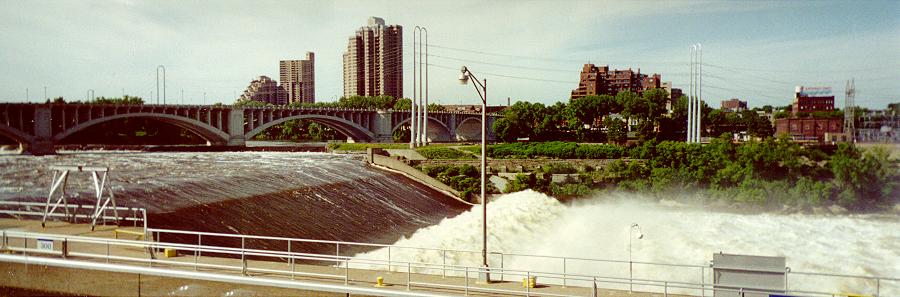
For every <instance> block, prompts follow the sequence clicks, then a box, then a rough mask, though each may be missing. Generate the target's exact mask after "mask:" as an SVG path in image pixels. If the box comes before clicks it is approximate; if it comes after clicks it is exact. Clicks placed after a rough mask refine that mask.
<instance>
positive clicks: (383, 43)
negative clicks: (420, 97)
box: [344, 17, 403, 98]
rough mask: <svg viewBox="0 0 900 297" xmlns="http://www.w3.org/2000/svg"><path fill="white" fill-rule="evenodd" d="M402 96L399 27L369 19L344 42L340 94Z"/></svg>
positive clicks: (379, 20)
mask: <svg viewBox="0 0 900 297" xmlns="http://www.w3.org/2000/svg"><path fill="white" fill-rule="evenodd" d="M380 95H387V96H391V97H394V98H402V97H403V27H401V26H399V25H391V26H386V25H385V23H384V20H383V19H381V18H377V17H371V18H369V22H368V25H367V26H364V27H361V28H359V30H357V31H356V34H354V35H353V36H351V37H350V39H349V41H348V43H347V52H345V53H344V97H350V96H380Z"/></svg>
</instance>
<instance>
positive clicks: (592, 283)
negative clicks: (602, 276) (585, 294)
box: [591, 276, 597, 297]
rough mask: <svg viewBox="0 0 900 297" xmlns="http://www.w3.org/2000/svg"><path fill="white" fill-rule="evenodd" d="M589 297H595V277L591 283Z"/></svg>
mask: <svg viewBox="0 0 900 297" xmlns="http://www.w3.org/2000/svg"><path fill="white" fill-rule="evenodd" d="M591 297H597V277H596V276H595V277H593V281H592V282H591Z"/></svg>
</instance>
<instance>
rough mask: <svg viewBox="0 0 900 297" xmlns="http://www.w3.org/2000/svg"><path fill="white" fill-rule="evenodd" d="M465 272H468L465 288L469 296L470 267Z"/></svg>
mask: <svg viewBox="0 0 900 297" xmlns="http://www.w3.org/2000/svg"><path fill="white" fill-rule="evenodd" d="M465 270H466V277H465V279H466V287H465V288H466V296H469V266H466V267H465Z"/></svg>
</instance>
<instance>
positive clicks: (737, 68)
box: [703, 63, 900, 73]
mask: <svg viewBox="0 0 900 297" xmlns="http://www.w3.org/2000/svg"><path fill="white" fill-rule="evenodd" d="M703 65H706V66H710V67H716V68H730V69H735V70H742V71H755V72H778V73H797V72H805V73H820V72H827V73H848V72H861V71H873V70H883V69H894V68H897V67H900V65H893V66H879V67H872V68H857V69H843V70H776V69H771V68H767V69H759V68H747V67H738V66H728V65H716V64H708V63H703Z"/></svg>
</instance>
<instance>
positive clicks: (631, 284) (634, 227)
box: [628, 223, 644, 293]
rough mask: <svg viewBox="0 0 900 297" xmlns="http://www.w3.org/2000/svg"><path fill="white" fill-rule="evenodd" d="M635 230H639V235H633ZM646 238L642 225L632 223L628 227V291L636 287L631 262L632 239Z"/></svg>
mask: <svg viewBox="0 0 900 297" xmlns="http://www.w3.org/2000/svg"><path fill="white" fill-rule="evenodd" d="M634 230H637V236H632V234H634ZM635 237H636V238H637V239H641V238H644V232H641V226H638V224H637V223H633V224H631V227H629V228H628V292H629V293H631V292H632V290H633V287H634V264H633V263H632V262H631V240H632V239H633V238H635Z"/></svg>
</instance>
